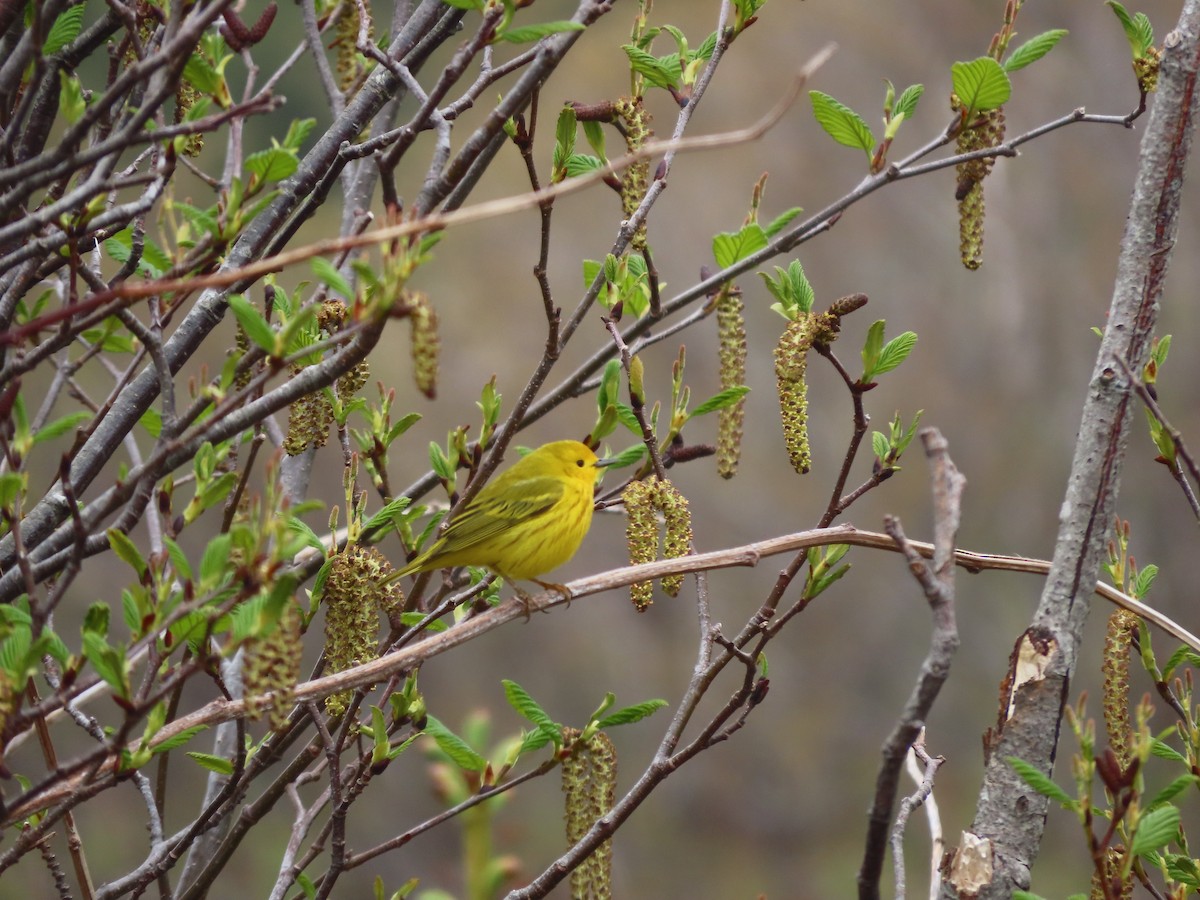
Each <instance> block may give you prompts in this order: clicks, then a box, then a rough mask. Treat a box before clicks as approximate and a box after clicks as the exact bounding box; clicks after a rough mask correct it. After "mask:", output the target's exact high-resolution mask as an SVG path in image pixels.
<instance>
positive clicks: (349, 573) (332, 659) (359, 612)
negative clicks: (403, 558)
mask: <svg viewBox="0 0 1200 900" xmlns="http://www.w3.org/2000/svg"><path fill="white" fill-rule="evenodd" d="M391 571H392V567H391V564H390V563H388V561H387V560H386V559H385V558H384V557H383V555H382V554H380V553H379V551H377V550H375V549H374V548H371V549H365V548H363V547H350V548H347V549H346V550H345V551H344V552H342V553H339V554H337V555H336V556H334V557H333V558H332V560H331V561H330V564H329V574H328V577H326V579H325V594H324V603H325V659H326V663H327V666H328V668H329V671H330V672H342V671H344V670H346V669H349V668H352V667H353V666H357V665H361V664H362V663H365V662H368V661H370V660H372V659H374V658H375V653H376V644H377V641H378V637H379V611H378V610H379V607H380V606H381V605H383V604H385V603H386V600H385V595H386V594H389V589H391V584H390V583H386V584H385V582H384V579H385V578H386V577H387V576H388V575H390V574H391ZM350 697H351V692H350V691H341V692H339V693H337V694H331V695H330V696H329V697H326V698H325V710H326V711H327V712H328V713H329V714H330V715H332V716H340V715H341V714H342V713H344V712H345V711H346V706H347V704H348V703H349V702H350Z"/></svg>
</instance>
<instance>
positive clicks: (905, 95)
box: [892, 84, 925, 119]
mask: <svg viewBox="0 0 1200 900" xmlns="http://www.w3.org/2000/svg"><path fill="white" fill-rule="evenodd" d="M924 93H925V85H923V84H910V85H909V86H908V87H906V88H905V89H904V91H903V92H902V93H901V94H900V96H899V97H898V98H897V99H896V105H895V106H893V107H892V115H893V116H898V115H903V116H904V118H906V119H911V118H912V114H913V113H914V112H916V110H917V101H918V100H920V99H921V95H922V94H924Z"/></svg>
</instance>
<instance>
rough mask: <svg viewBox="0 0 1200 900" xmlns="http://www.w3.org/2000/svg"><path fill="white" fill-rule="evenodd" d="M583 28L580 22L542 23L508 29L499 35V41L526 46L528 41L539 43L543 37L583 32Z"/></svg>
mask: <svg viewBox="0 0 1200 900" xmlns="http://www.w3.org/2000/svg"><path fill="white" fill-rule="evenodd" d="M585 27H586V26H585V25H584V24H583V23H582V22H567V21H562V22H543V23H542V24H540V25H525V26H524V27H522V28H510V29H509V30H508V31H506V32H504V34H502V35H500V40H502V41H508V42H509V43H510V44H527V43H529V42H530V41H540V40H541V39H542V38H544V37H547V36H549V35H552V34H560V33H561V32H564V31H583V29H584V28H585Z"/></svg>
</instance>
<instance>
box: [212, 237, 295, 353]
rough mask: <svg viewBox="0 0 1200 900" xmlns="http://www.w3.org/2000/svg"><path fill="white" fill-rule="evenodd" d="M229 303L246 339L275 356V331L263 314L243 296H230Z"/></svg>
mask: <svg viewBox="0 0 1200 900" xmlns="http://www.w3.org/2000/svg"><path fill="white" fill-rule="evenodd" d="M314 262H315V260H314ZM228 302H229V308H230V309H231V310H233V315H234V317H235V318H236V319H237V320H238V324H239V325H241V326H242V330H243V331H245V332H246V337H248V338H250V340H252V341H254V343H255V344H257V345H258V347H259V348H260V349H261V350H263V351H264V352H265V353H267V354H268V355H271V356H274V355H275V330H274V329H273V328H272V327H271V326H270V325H269V324H268V323H267V320H266V319H264V318H263V316H262V313H260V312H259V311H258V310H257V309H256V308H255V306H254V304H253V303H251V302H250V301H249V300H247V299H246V298H245V297H243V296H242V295H241V294H230V295H229V300H228Z"/></svg>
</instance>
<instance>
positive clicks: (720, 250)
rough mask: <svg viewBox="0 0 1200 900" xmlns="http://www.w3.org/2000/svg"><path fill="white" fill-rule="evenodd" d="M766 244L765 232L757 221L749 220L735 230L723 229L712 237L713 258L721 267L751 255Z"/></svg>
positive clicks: (728, 265) (727, 266) (725, 267)
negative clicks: (747, 223) (746, 223)
mask: <svg viewBox="0 0 1200 900" xmlns="http://www.w3.org/2000/svg"><path fill="white" fill-rule="evenodd" d="M765 246H767V233H766V232H765V231H763V228H762V226H761V225H759V224H758V223H757V222H751V223H750V224H749V225H747V226H746V227H745V228H742V229H741V230H740V231H737V232H729V231H725V232H722V233H720V234H718V235H717V236H716V237H714V238H713V259H715V260H716V261H717V265H718V266H720V267H721V268H722V269H727V268H729V267H730V266H732V265H733V264H734V263H735V262H738V261H739V260H742V259H745V258H746V257H747V256H752V255H753V254H755V253H757V252H758V251H759V250H761V249H762V248H763V247H765Z"/></svg>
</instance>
